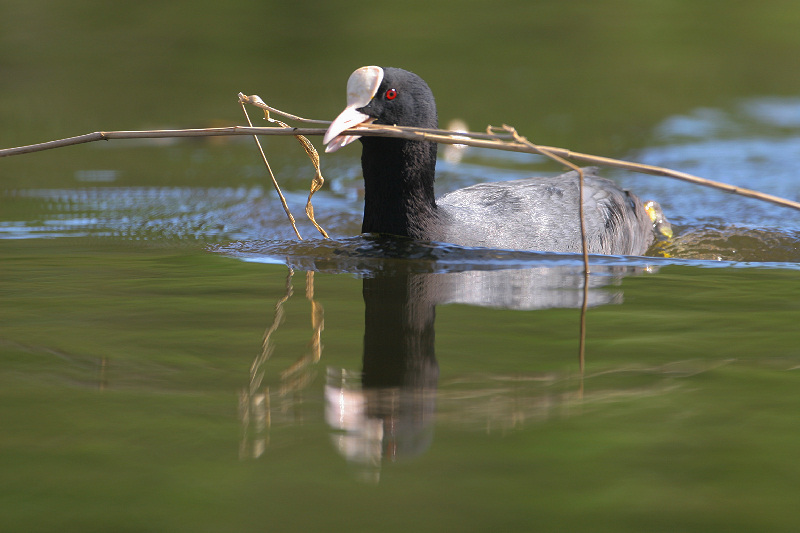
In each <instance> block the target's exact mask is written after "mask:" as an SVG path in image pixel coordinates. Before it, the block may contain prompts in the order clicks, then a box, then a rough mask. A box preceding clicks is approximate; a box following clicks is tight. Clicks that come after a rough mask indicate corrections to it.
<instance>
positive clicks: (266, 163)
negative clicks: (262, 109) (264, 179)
mask: <svg viewBox="0 0 800 533" xmlns="http://www.w3.org/2000/svg"><path fill="white" fill-rule="evenodd" d="M241 104H242V111H244V116H245V118H246V119H247V123H248V124H250V126H251V127H252V126H253V123H252V122H251V121H250V115H248V114H247V108H246V107H245V106H244V102H241ZM253 140H254V141H255V142H256V146H257V147H258V151H259V153H260V154H261V160H262V161H264V166H266V167H267V172H269V177H270V178H271V179H272V186H273V187H275V191H277V193H278V197H279V198H280V199H281V205H283V210H284V212H285V213H286V216H287V217H288V218H289V222H290V223H291V224H292V229H293V230H294V234H295V235H297V238H298V239H300V240H301V241H302V240H303V237H301V236H300V231H298V229H297V224H295V222H294V216H292V212H291V211H290V210H289V204H287V203H286V198H284V197H283V193H282V192H281V186H280V185H278V180H277V179H275V174H273V172H272V167H271V166H270V165H269V161H268V160H267V156H266V154H264V149H263V148H262V147H261V141H259V140H258V135H253Z"/></svg>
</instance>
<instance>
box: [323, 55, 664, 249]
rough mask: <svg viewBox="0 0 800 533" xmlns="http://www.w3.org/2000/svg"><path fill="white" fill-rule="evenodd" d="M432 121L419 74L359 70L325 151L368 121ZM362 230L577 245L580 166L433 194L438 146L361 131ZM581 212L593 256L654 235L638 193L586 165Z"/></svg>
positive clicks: (465, 241)
mask: <svg viewBox="0 0 800 533" xmlns="http://www.w3.org/2000/svg"><path fill="white" fill-rule="evenodd" d="M373 121H374V122H375V123H378V124H394V125H399V126H416V127H421V128H436V127H437V126H438V120H437V115H436V104H435V101H434V98H433V94H432V93H431V91H430V89H429V88H428V86H427V84H426V83H425V82H424V81H423V80H422V79H421V78H420V77H419V76H417V75H416V74H413V73H410V72H407V71H405V70H402V69H395V68H386V69H382V68H380V67H363V68H361V69H358V70H356V71H355V72H354V73H353V75H352V76H351V77H350V80H349V81H348V106H347V108H346V109H345V111H344V112H342V113H341V114H340V115H339V117H337V119H336V120H335V121H334V123H333V124H332V125H331V127H330V129H329V130H328V132H327V134H326V136H325V142H326V143H329V146H328V149H327V151H333V150H336V149H338V148H340V147H342V146H344V145H346V144H349V143H350V142H352V141H353V140H355V139H356V138H358V137H356V136H343V135H339V134H340V133H341V132H342V131H344V130H346V129H348V128H350V127H352V126H355V125H358V124H362V123H370V122H373ZM361 142H362V144H363V151H362V156H361V164H362V170H363V174H364V188H365V198H364V221H363V224H362V231H363V232H364V233H386V234H392V235H400V236H406V237H412V238H415V239H420V240H429V241H441V242H446V243H452V244H458V245H462V246H471V247H487V248H502V249H518V250H538V251H550V252H580V251H581V234H580V224H579V218H578V201H579V198H580V196H579V192H578V173H577V172H568V173H566V174H562V175H560V176H551V177H542V178H527V179H522V180H515V181H505V182H490V183H481V184H477V185H472V186H470V187H465V188H463V189H459V190H456V191H453V192H451V193H448V194H446V195H444V196H442V197H441V198H439V199H438V200H437V199H436V198H435V196H434V188H433V184H434V178H435V169H436V152H437V145H436V144H435V143H432V142H426V141H411V140H406V139H397V138H387V137H365V138H361ZM584 175H585V181H584V201H583V206H584V214H585V222H586V237H587V245H588V249H589V252H590V253H599V254H620V255H641V254H644V253H645V251H646V250H647V248H648V247H649V245H650V244H651V243H652V242H653V240H654V238H655V234H654V230H653V221H652V220H651V218H650V216H648V212H647V211H646V210H645V208H644V205H643V204H642V202H641V200H639V198H638V197H636V196H635V195H634V194H632V193H629V192H627V191H624V190H622V189H621V188H619V187H618V186H617V185H616V184H615V183H614V182H612V181H610V180H607V179H604V178H601V177H598V176H597V175H596V173H595V169H585V170H584Z"/></svg>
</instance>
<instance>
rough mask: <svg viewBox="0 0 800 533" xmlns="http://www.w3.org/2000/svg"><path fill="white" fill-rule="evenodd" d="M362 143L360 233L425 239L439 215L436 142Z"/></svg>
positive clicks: (370, 139)
mask: <svg viewBox="0 0 800 533" xmlns="http://www.w3.org/2000/svg"><path fill="white" fill-rule="evenodd" d="M361 141H362V143H363V145H364V149H363V151H362V153H361V168H362V171H363V173H364V222H363V224H362V226H361V231H362V232H363V233H389V234H392V235H400V236H404V237H412V238H416V239H424V238H425V228H426V225H427V224H428V222H429V221H430V220H431V219H432V218H433V217H434V216H435V212H436V199H435V197H434V194H433V181H434V178H435V173H436V143H431V142H422V141H408V140H404V139H391V138H383V137H366V138H362V139H361Z"/></svg>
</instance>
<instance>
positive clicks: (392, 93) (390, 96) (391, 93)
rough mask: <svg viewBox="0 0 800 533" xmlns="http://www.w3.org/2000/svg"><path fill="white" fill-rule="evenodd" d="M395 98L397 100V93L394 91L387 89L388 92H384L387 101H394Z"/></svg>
mask: <svg viewBox="0 0 800 533" xmlns="http://www.w3.org/2000/svg"><path fill="white" fill-rule="evenodd" d="M395 98H397V91H395V90H394V89H389V90H388V91H386V99H387V100H394V99H395Z"/></svg>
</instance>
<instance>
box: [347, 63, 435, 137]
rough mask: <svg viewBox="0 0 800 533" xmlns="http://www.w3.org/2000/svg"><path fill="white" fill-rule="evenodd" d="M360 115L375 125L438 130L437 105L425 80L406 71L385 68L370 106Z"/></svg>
mask: <svg viewBox="0 0 800 533" xmlns="http://www.w3.org/2000/svg"><path fill="white" fill-rule="evenodd" d="M359 111H361V112H362V113H364V114H365V115H367V116H369V117H370V118H374V119H375V123H376V124H388V125H394V126H415V127H419V128H437V127H438V124H439V122H438V118H437V115H436V101H435V100H434V98H433V93H432V92H431V89H430V87H428V84H427V83H425V80H423V79H422V78H420V77H419V76H417V75H416V74H414V73H413V72H409V71H407V70H403V69H400V68H392V67H387V68H384V69H383V80H382V81H381V83H380V85H379V86H378V89H377V91H375V94H374V96H373V97H372V100H370V102H369V104H367V105H365V106H364V107H362V108H360V109H359Z"/></svg>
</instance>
